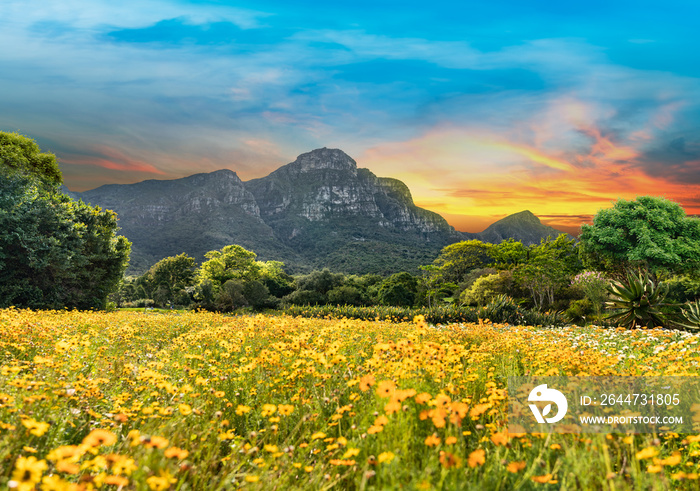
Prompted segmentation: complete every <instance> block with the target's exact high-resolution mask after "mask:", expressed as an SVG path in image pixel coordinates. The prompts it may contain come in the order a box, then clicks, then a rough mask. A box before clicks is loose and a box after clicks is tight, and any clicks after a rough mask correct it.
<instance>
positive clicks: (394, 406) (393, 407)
mask: <svg viewBox="0 0 700 491" xmlns="http://www.w3.org/2000/svg"><path fill="white" fill-rule="evenodd" d="M400 410H401V403H399V402H396V401H390V402H388V403H387V404H386V405H385V406H384V412H386V413H387V414H394V413H398V412H399V411H400Z"/></svg>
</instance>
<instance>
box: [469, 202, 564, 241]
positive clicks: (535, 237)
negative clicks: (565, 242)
mask: <svg viewBox="0 0 700 491" xmlns="http://www.w3.org/2000/svg"><path fill="white" fill-rule="evenodd" d="M563 233H564V232H561V231H559V230H557V229H555V228H553V227H550V226H548V225H544V224H543V223H542V222H540V219H539V218H537V217H536V216H535V215H534V214H533V213H532V212H530V211H528V210H525V211H521V212H519V213H514V214H513V215H508V216H507V217H505V218H502V219H500V220H498V221H497V222H494V223H492V224H491V225H489V226H488V227H487V228H486V230H484V231H483V232H480V233H476V234H467V233H465V235H468V236H469V237H470V238H473V239H478V240H481V241H483V242H490V243H492V244H498V243H500V242H503V241H504V240H506V239H509V238H511V237H512V238H514V239H516V240H519V241H521V242H522V243H523V244H525V245H532V244H539V243H540V240H542V239H543V238H545V237H547V236H551V237H552V238H555V237H557V236H559V235H560V234H563ZM567 235H568V234H567ZM569 237H571V236H569ZM572 238H573V237H572Z"/></svg>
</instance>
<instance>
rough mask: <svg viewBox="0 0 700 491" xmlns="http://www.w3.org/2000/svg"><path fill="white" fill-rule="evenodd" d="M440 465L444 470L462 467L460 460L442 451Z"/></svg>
mask: <svg viewBox="0 0 700 491" xmlns="http://www.w3.org/2000/svg"><path fill="white" fill-rule="evenodd" d="M440 464H442V466H443V467H444V468H445V469H449V468H451V467H457V468H459V467H461V466H462V459H460V458H459V457H457V456H456V455H455V454H453V453H450V452H445V451H444V450H442V451H440Z"/></svg>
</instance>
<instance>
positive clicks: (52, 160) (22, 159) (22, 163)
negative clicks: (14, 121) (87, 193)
mask: <svg viewBox="0 0 700 491" xmlns="http://www.w3.org/2000/svg"><path fill="white" fill-rule="evenodd" d="M0 168H2V169H3V170H4V173H5V174H6V175H11V174H19V175H23V176H25V177H33V178H36V179H38V180H39V181H40V182H41V183H43V184H45V185H47V186H49V187H52V188H57V187H58V186H60V184H61V183H62V182H63V176H62V175H61V170H60V169H59V167H58V162H57V161H56V156H55V155H53V154H51V153H42V152H41V150H40V149H39V145H37V144H36V143H35V142H34V140H32V139H31V138H27V137H26V136H22V135H19V134H17V133H6V132H4V131H0Z"/></svg>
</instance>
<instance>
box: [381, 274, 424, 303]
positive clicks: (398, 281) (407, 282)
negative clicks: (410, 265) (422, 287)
mask: <svg viewBox="0 0 700 491" xmlns="http://www.w3.org/2000/svg"><path fill="white" fill-rule="evenodd" d="M417 290H418V279H417V278H415V277H414V276H411V275H410V274H409V273H405V272H403V273H396V274H393V275H391V276H390V277H389V278H387V279H386V280H384V281H383V282H382V284H381V286H380V287H379V301H380V302H381V303H382V304H384V305H393V306H397V307H412V306H413V304H414V303H415V300H416V293H417Z"/></svg>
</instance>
